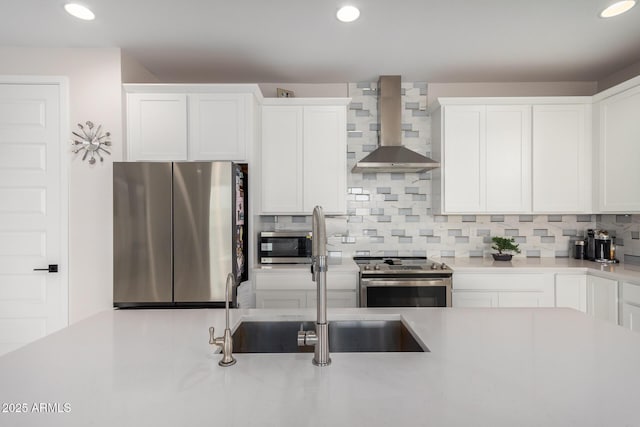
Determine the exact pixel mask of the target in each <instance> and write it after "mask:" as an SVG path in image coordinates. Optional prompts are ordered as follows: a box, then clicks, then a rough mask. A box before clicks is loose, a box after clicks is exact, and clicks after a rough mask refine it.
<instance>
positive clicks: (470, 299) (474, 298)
mask: <svg viewBox="0 0 640 427" xmlns="http://www.w3.org/2000/svg"><path fill="white" fill-rule="evenodd" d="M452 299H453V300H452V302H451V305H452V306H453V307H498V293H497V292H482V291H480V292H478V291H454V292H453V293H452Z"/></svg>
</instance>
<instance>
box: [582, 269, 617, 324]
mask: <svg viewBox="0 0 640 427" xmlns="http://www.w3.org/2000/svg"><path fill="white" fill-rule="evenodd" d="M587 313H588V314H590V315H592V316H593V317H595V318H596V319H601V320H606V321H608V322H611V323H615V324H618V282H617V281H615V280H610V279H604V278H602V277H595V276H587Z"/></svg>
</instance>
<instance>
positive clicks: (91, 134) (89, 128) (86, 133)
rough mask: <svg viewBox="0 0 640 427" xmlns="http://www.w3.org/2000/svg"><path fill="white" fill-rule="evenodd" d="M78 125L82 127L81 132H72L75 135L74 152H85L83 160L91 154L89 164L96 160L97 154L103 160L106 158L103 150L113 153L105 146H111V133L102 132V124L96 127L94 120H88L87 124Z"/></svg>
mask: <svg viewBox="0 0 640 427" xmlns="http://www.w3.org/2000/svg"><path fill="white" fill-rule="evenodd" d="M78 127H79V128H80V132H71V133H72V134H73V136H74V139H73V147H74V149H73V152H74V153H76V154H77V153H80V152H84V155H83V156H82V160H86V159H87V157H89V156H91V157H89V164H92V165H93V164H94V163H95V162H96V156H98V158H99V159H100V161H101V162H103V161H104V158H103V157H102V155H101V154H100V152H101V151H103V152H105V153H107V154H109V155H111V153H110V152H109V151H108V150H107V149H106V148H104V147H105V146H106V147H110V146H111V141H110V140H109V137H110V136H111V133H109V132H105V133H102V125H99V126H98V127H97V128H96V127H95V126H94V124H93V122H86V123H85V126H82V124H80V123H78Z"/></svg>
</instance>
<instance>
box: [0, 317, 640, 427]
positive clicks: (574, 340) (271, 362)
mask: <svg viewBox="0 0 640 427" xmlns="http://www.w3.org/2000/svg"><path fill="white" fill-rule="evenodd" d="M314 315H315V310H296V311H293V310H290V311H285V310H279V311H278V312H276V311H271V310H233V311H232V316H231V323H232V324H233V325H236V324H237V323H238V322H239V321H240V320H241V318H252V319H273V318H277V319H294V320H298V319H313V318H314ZM328 317H329V320H337V319H341V318H373V319H380V318H389V319H397V318H402V319H404V321H405V322H406V323H407V324H408V325H409V326H410V327H411V328H413V329H414V331H415V333H416V334H417V335H418V336H419V338H420V339H421V340H422V341H423V342H424V343H425V344H426V345H427V346H428V347H429V348H430V349H431V352H429V353H404V354H403V353H360V354H357V353H332V355H331V357H332V359H333V363H332V364H331V366H328V367H324V368H319V367H316V366H313V365H312V363H311V357H312V355H311V354H308V353H307V354H238V355H236V358H237V360H238V363H237V364H236V365H235V366H232V367H230V368H222V367H219V366H218V364H217V362H218V360H219V358H220V355H219V354H213V352H212V349H211V347H210V346H209V344H208V342H207V340H208V331H207V328H208V327H209V326H210V325H215V326H216V329H217V332H218V333H222V327H223V322H224V311H223V310H213V309H208V310H207V309H203V310H195V309H191V310H114V311H107V312H103V313H101V314H98V315H96V316H94V317H91V318H89V319H87V320H84V321H82V322H79V323H77V324H75V325H72V326H71V327H69V328H67V329H65V330H62V331H60V332H58V333H55V334H52V335H50V336H48V337H46V338H44V339H42V340H39V341H37V342H35V343H32V344H30V345H28V346H26V347H23V348H22V349H19V350H16V351H14V352H12V353H9V354H7V355H5V356H3V357H0V402H1V403H2V404H3V405H5V404H11V403H13V404H22V403H25V404H26V405H27V406H26V407H27V408H28V410H27V411H26V413H15V412H14V413H7V412H0V425H2V426H29V427H33V426H48V427H49V426H83V427H85V426H136V427H137V426H154V427H161V426H171V427H175V426H190V427H191V426H465V427H466V426H492V427H499V426H509V427H513V426H519V427H524V426H546V427H551V426H562V427H567V426H580V427H585V426H637V425H638V424H639V419H640V418H639V415H638V405H637V403H638V395H637V392H636V390H637V384H640V334H637V333H633V332H630V331H628V330H626V329H623V328H620V327H617V326H614V325H611V324H608V323H606V322H602V321H598V320H595V319H593V318H590V317H588V316H586V315H584V314H582V313H579V312H577V311H574V310H571V309H451V308H449V309H442V308H421V309H420V308H418V309H341V310H330V311H329V316H328ZM292 339H295V337H292ZM39 403H45V404H47V403H48V404H52V406H51V408H54V406H53V404H58V405H59V406H58V407H59V408H60V411H59V412H58V411H56V412H53V413H52V412H48V413H41V412H40V413H39V412H33V404H36V405H37V404H39ZM65 404H66V406H65ZM45 407H46V406H45ZM3 408H4V407H3ZM14 408H15V406H14ZM64 408H68V409H69V411H68V412H64Z"/></svg>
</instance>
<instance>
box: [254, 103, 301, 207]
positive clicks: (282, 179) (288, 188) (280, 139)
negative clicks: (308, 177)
mask: <svg viewBox="0 0 640 427" xmlns="http://www.w3.org/2000/svg"><path fill="white" fill-rule="evenodd" d="M302 111H303V110H302V107H280V106H264V107H263V108H262V213H265V214H269V213H301V212H303V206H302V186H303V182H302V126H303V122H302ZM310 213H311V212H309V214H310Z"/></svg>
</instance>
